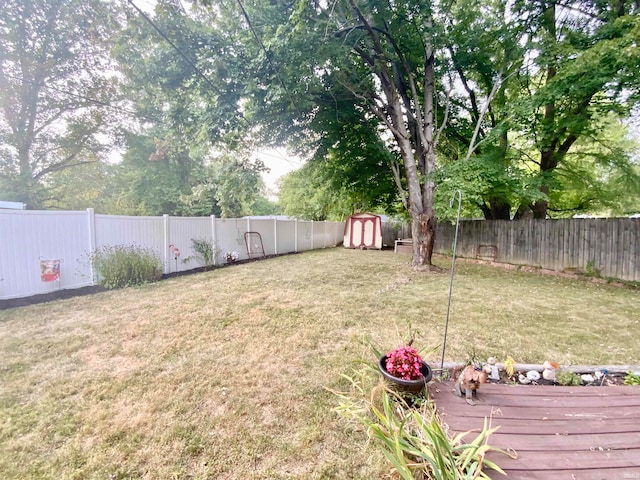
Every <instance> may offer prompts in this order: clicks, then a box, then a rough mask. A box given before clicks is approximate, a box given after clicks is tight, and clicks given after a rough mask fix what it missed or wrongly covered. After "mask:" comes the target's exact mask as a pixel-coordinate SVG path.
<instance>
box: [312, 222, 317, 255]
mask: <svg viewBox="0 0 640 480" xmlns="http://www.w3.org/2000/svg"><path fill="white" fill-rule="evenodd" d="M315 224H316V222H315V221H313V220H311V250H313V249H314V248H315V247H314V245H313V226H314V225H315Z"/></svg>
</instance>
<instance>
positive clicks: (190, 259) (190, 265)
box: [165, 216, 215, 273]
mask: <svg viewBox="0 0 640 480" xmlns="http://www.w3.org/2000/svg"><path fill="white" fill-rule="evenodd" d="M165 219H166V220H165V221H166V222H167V224H168V226H169V228H168V237H167V240H166V241H167V243H168V245H167V246H166V250H165V255H166V259H165V273H172V272H183V271H185V270H193V269H194V268H198V267H204V266H205V264H204V261H203V259H202V257H200V255H199V254H198V253H197V252H196V251H195V250H194V249H193V242H192V240H194V239H196V240H206V241H207V242H211V243H213V233H214V232H213V229H214V223H213V222H214V221H215V219H214V217H169V216H166V217H165ZM171 245H173V246H174V247H175V248H177V249H178V251H179V252H180V256H179V257H178V258H176V255H175V251H174V252H172V251H171V248H170V247H171Z"/></svg>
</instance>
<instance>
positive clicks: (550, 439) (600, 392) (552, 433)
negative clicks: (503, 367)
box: [429, 382, 640, 480]
mask: <svg viewBox="0 0 640 480" xmlns="http://www.w3.org/2000/svg"><path fill="white" fill-rule="evenodd" d="M479 393H480V395H479V398H480V400H482V402H481V403H478V404H477V405H476V406H470V405H468V404H467V403H466V402H465V401H464V399H462V398H459V397H456V396H455V395H454V394H453V383H451V382H443V383H435V382H433V383H431V384H429V394H430V396H431V398H433V400H434V401H435V404H436V409H437V411H438V413H439V415H440V418H441V419H442V421H443V422H444V423H445V424H446V425H448V427H449V429H450V432H451V433H459V432H466V431H469V430H472V431H475V432H476V433H475V434H474V433H470V434H469V436H467V437H466V438H467V439H469V440H471V439H473V438H475V435H476V434H477V432H479V431H480V430H481V429H482V426H483V423H484V418H485V417H488V418H489V417H490V418H491V425H492V426H494V427H495V426H498V425H499V426H500V428H499V429H498V430H497V431H496V432H495V433H494V434H493V435H491V437H489V444H490V445H493V446H495V447H499V448H503V449H511V450H515V452H516V453H517V458H516V459H511V458H509V457H507V456H505V455H502V454H498V453H495V452H493V453H491V454H489V455H488V456H487V458H490V459H491V460H493V461H495V462H496V463H497V464H498V465H500V467H501V468H502V469H503V470H504V471H505V472H506V473H507V476H508V477H507V478H509V479H541V480H553V479H580V480H582V479H587V480H591V479H597V480H602V479H607V480H614V479H615V480H618V479H619V480H628V479H638V480H640V387H631V386H618V387H615V386H608V387H559V386H524V385H497V384H486V385H482V387H481V389H480V392H479ZM487 474H489V475H490V476H491V478H505V477H504V476H502V475H500V474H499V473H497V472H495V471H493V470H487Z"/></svg>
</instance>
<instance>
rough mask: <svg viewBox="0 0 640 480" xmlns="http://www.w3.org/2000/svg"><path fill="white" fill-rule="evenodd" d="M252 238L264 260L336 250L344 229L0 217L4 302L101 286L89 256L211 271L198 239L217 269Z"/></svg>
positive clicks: (78, 216) (47, 215)
mask: <svg viewBox="0 0 640 480" xmlns="http://www.w3.org/2000/svg"><path fill="white" fill-rule="evenodd" d="M250 232H252V233H250ZM248 233H250V235H253V237H252V238H259V239H260V254H261V255H262V253H263V252H264V254H265V255H277V254H283V253H290V252H300V251H304V250H313V249H317V248H324V247H330V246H335V245H337V244H339V243H341V242H342V239H343V235H344V222H310V221H298V220H281V219H275V218H226V219H221V218H216V217H170V216H169V215H164V216H161V217H130V216H117V215H98V214H95V213H94V212H93V209H88V210H86V211H73V212H69V211H67V212H63V211H60V212H45V211H30V210H0V300H3V299H12V298H20V297H28V296H31V295H36V294H42V293H50V292H53V291H57V290H61V289H70V288H79V287H85V286H90V285H93V284H94V283H95V280H96V278H95V275H94V272H93V271H92V269H91V265H90V261H89V255H90V254H91V252H94V251H96V249H100V248H103V247H109V246H118V245H136V246H139V247H145V248H147V249H150V250H151V251H153V252H154V253H155V254H156V255H157V257H158V258H159V259H160V260H161V261H162V263H163V269H164V273H165V274H169V273H175V272H180V271H186V270H193V269H196V268H199V267H203V266H205V265H204V263H203V259H202V258H200V257H199V256H198V255H197V252H195V251H194V250H193V245H192V240H193V239H198V240H206V241H208V242H211V243H212V244H213V245H214V247H215V258H214V259H213V264H219V263H223V262H224V261H225V256H226V254H227V252H229V254H231V253H233V252H235V253H234V256H237V259H239V260H243V259H247V258H249V257H250V256H252V255H251V250H249V251H247V246H246V240H245V238H246V236H245V234H248ZM257 235H259V236H257Z"/></svg>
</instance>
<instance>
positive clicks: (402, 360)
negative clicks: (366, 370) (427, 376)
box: [385, 345, 423, 380]
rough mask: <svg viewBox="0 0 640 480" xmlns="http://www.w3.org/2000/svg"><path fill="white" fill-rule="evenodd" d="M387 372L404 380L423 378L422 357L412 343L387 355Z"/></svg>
mask: <svg viewBox="0 0 640 480" xmlns="http://www.w3.org/2000/svg"><path fill="white" fill-rule="evenodd" d="M385 366H386V368H387V372H389V373H390V374H391V375H393V376H394V377H398V378H402V379H403V380H417V379H419V378H421V377H422V376H423V375H422V372H421V371H420V369H421V368H422V357H420V354H418V351H417V350H416V349H415V348H413V347H412V346H410V345H407V346H405V347H398V348H396V349H395V350H394V351H392V352H391V353H389V354H388V355H387V362H386V365H385Z"/></svg>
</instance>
